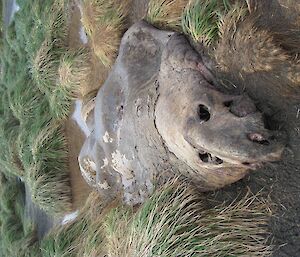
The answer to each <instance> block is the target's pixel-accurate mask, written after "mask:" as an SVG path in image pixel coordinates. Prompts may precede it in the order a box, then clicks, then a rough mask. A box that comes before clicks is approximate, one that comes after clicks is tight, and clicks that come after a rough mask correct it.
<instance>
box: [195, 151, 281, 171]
mask: <svg viewBox="0 0 300 257" xmlns="http://www.w3.org/2000/svg"><path fill="white" fill-rule="evenodd" d="M194 149H195V150H196V151H197V152H198V156H199V159H200V164H201V165H203V164H205V165H211V166H221V167H225V166H226V167H230V166H231V167H236V166H238V167H243V168H246V169H250V170H256V169H258V168H261V167H262V166H263V164H264V163H265V162H267V161H268V160H257V161H251V162H250V161H249V162H247V161H243V162H240V161H237V160H235V159H230V158H228V157H226V158H223V157H221V156H217V155H215V154H213V153H212V152H209V151H207V150H206V149H203V148H202V149H200V150H199V149H197V148H195V147H194ZM279 155H280V154H279ZM270 159H271V158H270Z"/></svg>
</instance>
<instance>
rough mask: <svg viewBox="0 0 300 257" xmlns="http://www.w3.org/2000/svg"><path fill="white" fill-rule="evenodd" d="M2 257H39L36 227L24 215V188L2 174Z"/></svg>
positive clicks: (0, 197) (0, 182)
mask: <svg viewBox="0 0 300 257" xmlns="http://www.w3.org/2000/svg"><path fill="white" fill-rule="evenodd" d="M0 233H1V237H0V249H1V256H20V257H37V256H40V250H39V246H38V242H37V235H36V231H35V227H34V225H33V224H31V223H30V222H29V221H28V220H27V218H26V217H25V213H24V188H23V185H22V183H21V182H19V181H18V180H17V179H16V178H15V177H13V176H7V175H4V174H3V173H0Z"/></svg>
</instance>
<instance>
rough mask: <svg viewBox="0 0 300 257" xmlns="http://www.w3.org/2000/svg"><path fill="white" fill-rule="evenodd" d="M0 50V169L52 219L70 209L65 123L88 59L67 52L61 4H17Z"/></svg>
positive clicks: (65, 12)
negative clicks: (23, 185)
mask: <svg viewBox="0 0 300 257" xmlns="http://www.w3.org/2000/svg"><path fill="white" fill-rule="evenodd" d="M18 4H19V6H20V11H18V12H17V13H16V15H15V19H14V21H13V22H12V24H11V25H10V26H9V27H8V29H7V31H6V33H5V35H4V38H3V47H2V49H1V67H2V71H1V84H0V88H1V92H2V94H1V95H2V97H3V101H1V107H0V111H1V117H2V119H1V122H0V145H1V146H2V154H1V157H0V164H1V167H2V169H3V172H5V174H14V175H16V176H19V177H22V178H23V180H24V181H25V182H26V183H27V185H28V186H29V188H30V191H31V192H32V200H33V201H34V202H35V203H36V204H37V205H38V206H39V207H40V208H42V209H43V210H45V211H46V212H47V213H49V214H51V215H61V214H62V213H65V212H66V211H69V210H70V208H71V200H72V199H71V190H70V183H69V176H68V169H67V165H66V163H67V162H66V158H67V151H66V149H67V147H66V141H65V138H64V135H63V122H64V119H65V118H66V117H67V116H68V115H69V109H70V105H71V103H72V100H73V99H74V98H75V97H76V96H77V92H79V91H80V90H79V88H80V85H81V83H82V81H83V80H84V79H85V77H86V76H88V75H89V65H88V63H89V54H88V52H87V51H86V50H84V49H78V50H76V49H75V50H74V49H72V50H70V49H69V48H68V45H67V42H68V39H67V33H68V26H67V20H68V9H67V7H66V5H65V4H64V2H63V1H62V0H51V1H47V2H44V1H33V0H32V1H23V0H19V1H18Z"/></svg>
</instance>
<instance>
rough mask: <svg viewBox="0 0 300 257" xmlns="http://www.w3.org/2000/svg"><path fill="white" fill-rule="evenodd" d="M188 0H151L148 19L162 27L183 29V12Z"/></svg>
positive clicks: (176, 29)
mask: <svg viewBox="0 0 300 257" xmlns="http://www.w3.org/2000/svg"><path fill="white" fill-rule="evenodd" d="M187 3H188V0H151V1H150V2H149V6H148V12H147V16H146V20H147V21H148V22H149V23H151V24H152V25H154V26H156V27H158V28H160V29H171V30H175V31H181V30H182V27H181V17H182V12H183V10H184V8H185V6H186V5H187Z"/></svg>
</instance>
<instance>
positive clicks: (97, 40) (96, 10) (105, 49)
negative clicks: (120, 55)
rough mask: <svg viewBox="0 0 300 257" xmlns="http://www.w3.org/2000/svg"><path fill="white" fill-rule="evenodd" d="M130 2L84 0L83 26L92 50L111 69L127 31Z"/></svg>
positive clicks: (124, 0)
mask: <svg viewBox="0 0 300 257" xmlns="http://www.w3.org/2000/svg"><path fill="white" fill-rule="evenodd" d="M129 2H130V0H122V1H121V0H84V1H83V4H82V24H83V26H84V28H85V31H86V33H87V34H88V37H89V39H90V42H91V48H92V50H93V51H94V53H95V54H96V56H97V57H98V58H99V60H100V61H101V62H102V63H103V64H104V65H105V66H106V67H111V66H112V64H113V62H114V60H115V58H116V55H117V52H118V48H119V44H120V41H121V37H122V34H123V32H124V31H125V29H126V25H125V24H126V23H125V21H126V16H127V13H128V11H129V10H128V6H129Z"/></svg>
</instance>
